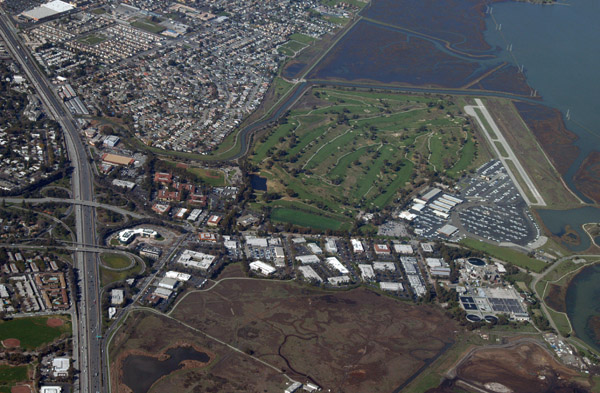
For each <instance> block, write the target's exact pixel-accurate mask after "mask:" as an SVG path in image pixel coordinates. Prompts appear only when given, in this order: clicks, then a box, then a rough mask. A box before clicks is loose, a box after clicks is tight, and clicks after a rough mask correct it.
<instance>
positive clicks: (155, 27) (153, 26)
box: [131, 19, 167, 34]
mask: <svg viewBox="0 0 600 393" xmlns="http://www.w3.org/2000/svg"><path fill="white" fill-rule="evenodd" d="M131 25H132V26H133V27H137V28H139V29H142V30H145V31H147V32H150V33H154V34H159V33H162V32H163V31H165V30H166V29H167V28H166V27H164V26H162V25H160V24H158V23H156V22H152V21H151V20H149V19H138V20H136V21H135V22H131Z"/></svg>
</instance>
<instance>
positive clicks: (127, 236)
mask: <svg viewBox="0 0 600 393" xmlns="http://www.w3.org/2000/svg"><path fill="white" fill-rule="evenodd" d="M137 235H140V236H141V237H145V238H152V239H155V238H156V237H158V232H156V231H155V230H154V229H150V228H135V229H124V230H122V231H121V232H119V235H118V239H119V241H120V242H121V243H123V244H129V243H130V242H131V241H132V240H133V239H134V238H135V236H137Z"/></svg>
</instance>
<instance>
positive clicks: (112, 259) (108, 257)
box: [100, 253, 131, 269]
mask: <svg viewBox="0 0 600 393" xmlns="http://www.w3.org/2000/svg"><path fill="white" fill-rule="evenodd" d="M100 259H102V264H103V265H104V266H106V267H109V268H113V269H124V268H126V267H127V266H129V265H131V259H129V258H128V257H126V256H125V255H121V254H115V253H104V254H102V255H100Z"/></svg>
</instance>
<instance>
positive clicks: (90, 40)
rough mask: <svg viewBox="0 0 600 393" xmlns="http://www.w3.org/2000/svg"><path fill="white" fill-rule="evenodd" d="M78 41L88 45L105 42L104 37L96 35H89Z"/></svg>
mask: <svg viewBox="0 0 600 393" xmlns="http://www.w3.org/2000/svg"><path fill="white" fill-rule="evenodd" d="M78 41H79V42H83V43H84V44H88V45H96V44H99V43H100V42H103V41H106V37H104V36H101V35H96V34H90V35H88V36H86V37H83V38H80V39H78Z"/></svg>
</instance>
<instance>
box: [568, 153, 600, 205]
mask: <svg viewBox="0 0 600 393" xmlns="http://www.w3.org/2000/svg"><path fill="white" fill-rule="evenodd" d="M573 181H574V182H575V184H576V185H577V188H578V189H579V190H580V191H581V192H582V193H584V194H585V195H586V196H587V197H588V198H590V199H593V200H594V201H595V202H596V203H600V153H598V152H593V153H591V154H590V155H589V156H587V157H586V159H585V160H584V161H583V163H582V164H581V167H579V170H578V171H577V173H576V174H575V177H574V178H573Z"/></svg>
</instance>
